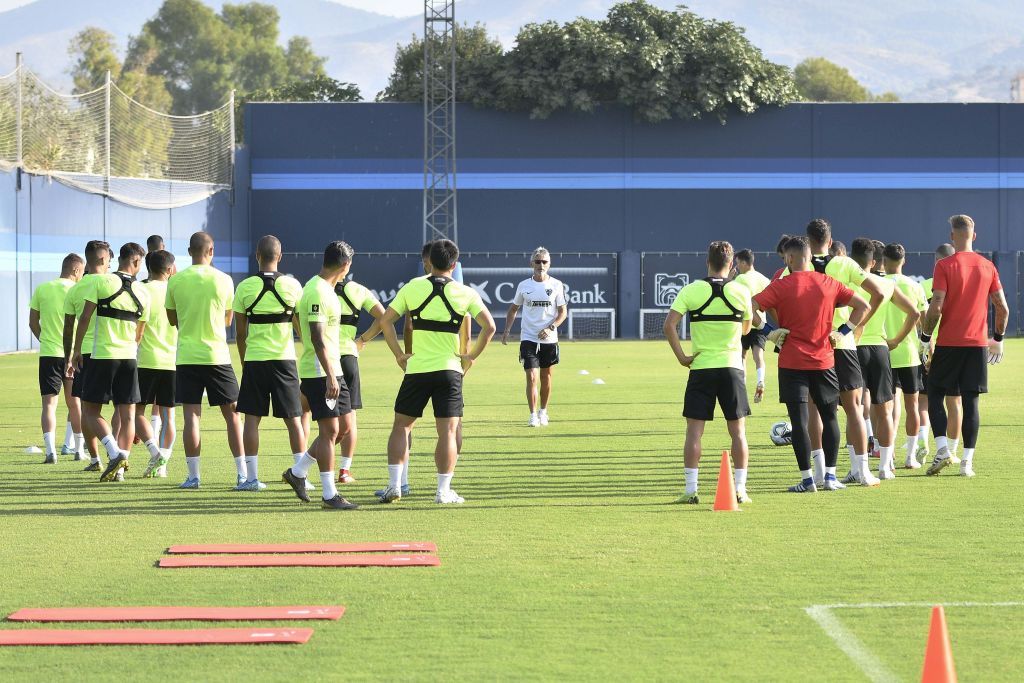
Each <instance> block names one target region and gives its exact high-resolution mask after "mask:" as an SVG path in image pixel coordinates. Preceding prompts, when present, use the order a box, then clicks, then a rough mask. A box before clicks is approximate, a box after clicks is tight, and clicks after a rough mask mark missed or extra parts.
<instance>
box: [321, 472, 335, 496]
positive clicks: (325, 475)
mask: <svg viewBox="0 0 1024 683" xmlns="http://www.w3.org/2000/svg"><path fill="white" fill-rule="evenodd" d="M320 486H321V488H323V498H324V500H330V499H331V498H334V497H335V496H336V495H338V489H337V488H336V487H335V486H334V472H321V473H320Z"/></svg>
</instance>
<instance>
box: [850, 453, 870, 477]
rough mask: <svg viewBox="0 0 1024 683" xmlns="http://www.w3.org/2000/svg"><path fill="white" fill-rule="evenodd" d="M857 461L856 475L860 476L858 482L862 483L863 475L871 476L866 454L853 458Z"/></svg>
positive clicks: (859, 454)
mask: <svg viewBox="0 0 1024 683" xmlns="http://www.w3.org/2000/svg"><path fill="white" fill-rule="evenodd" d="M853 457H855V458H856V459H857V470H856V471H857V473H858V474H859V475H860V480H861V481H864V475H866V474H871V466H870V465H869V464H868V454H867V453H863V454H862V453H858V454H857V455H855V456H853Z"/></svg>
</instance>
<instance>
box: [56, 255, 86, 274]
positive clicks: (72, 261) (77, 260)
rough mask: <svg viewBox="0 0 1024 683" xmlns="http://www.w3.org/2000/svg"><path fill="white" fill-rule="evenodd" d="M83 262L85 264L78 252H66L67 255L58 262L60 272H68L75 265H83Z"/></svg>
mask: <svg viewBox="0 0 1024 683" xmlns="http://www.w3.org/2000/svg"><path fill="white" fill-rule="evenodd" d="M84 264H85V259H83V258H82V257H81V256H79V255H78V254H76V253H74V252H72V253H70V254H68V255H67V256H65V257H64V260H63V261H61V262H60V272H61V273H62V274H63V273H68V272H71V271H72V270H73V269H74V268H75V267H76V266H81V265H84Z"/></svg>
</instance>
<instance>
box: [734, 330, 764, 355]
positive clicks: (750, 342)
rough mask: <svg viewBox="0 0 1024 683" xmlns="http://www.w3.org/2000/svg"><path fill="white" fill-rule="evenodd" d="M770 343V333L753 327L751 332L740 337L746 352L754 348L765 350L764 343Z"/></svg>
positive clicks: (741, 344)
mask: <svg viewBox="0 0 1024 683" xmlns="http://www.w3.org/2000/svg"><path fill="white" fill-rule="evenodd" d="M766 341H768V333H767V332H765V331H764V330H763V329H761V330H758V329H755V328H753V327H751V328H750V332H747V333H746V334H745V335H743V336H742V337H740V346H742V347H743V350H744V351H746V350H747V349H750V348H752V347H754V346H756V347H757V348H759V349H763V348H764V343H765V342H766Z"/></svg>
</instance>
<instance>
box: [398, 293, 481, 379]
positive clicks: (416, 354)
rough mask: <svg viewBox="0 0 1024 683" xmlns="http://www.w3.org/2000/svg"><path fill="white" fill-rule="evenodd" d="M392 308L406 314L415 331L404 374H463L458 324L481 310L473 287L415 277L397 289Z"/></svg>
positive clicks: (477, 295)
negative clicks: (447, 372) (441, 371)
mask: <svg viewBox="0 0 1024 683" xmlns="http://www.w3.org/2000/svg"><path fill="white" fill-rule="evenodd" d="M435 291H436V292H437V293H436V294H435ZM445 300H447V304H448V305H446V304H445ZM424 304H425V305H424ZM448 306H451V310H449V308H448ZM391 307H392V308H394V310H395V311H397V312H398V313H399V314H403V313H407V312H408V313H409V314H410V318H411V319H412V325H413V330H415V332H414V334H413V337H412V344H413V349H412V351H413V355H412V358H410V359H409V363H408V366H407V369H406V372H407V373H409V374H414V373H421V372H436V371H440V370H456V371H459V372H461V371H462V364H461V361H460V359H459V335H458V328H459V325H461V323H462V319H463V317H464V316H465V315H467V314H469V315H471V316H476V315H477V314H478V313H479V312H480V311H481V310H483V308H484V305H483V302H482V301H481V300H480V295H479V294H477V293H476V291H475V290H473V288H471V287H467V286H466V285H462V284H459V283H458V282H455V281H454V280H451V279H449V278H443V277H439V276H430V277H426V278H422V279H421V278H417V279H414V280H411V281H410V282H408V283H407V284H406V285H405V286H404V287H402V289H400V290H399V292H398V294H397V295H396V296H395V298H394V300H393V301H392V302H391ZM453 314H454V315H453ZM442 328H447V329H442Z"/></svg>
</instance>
